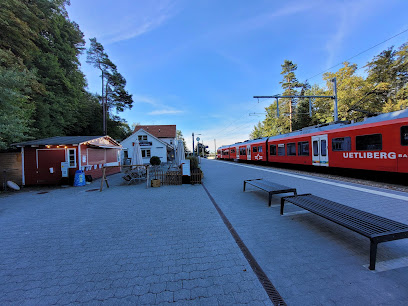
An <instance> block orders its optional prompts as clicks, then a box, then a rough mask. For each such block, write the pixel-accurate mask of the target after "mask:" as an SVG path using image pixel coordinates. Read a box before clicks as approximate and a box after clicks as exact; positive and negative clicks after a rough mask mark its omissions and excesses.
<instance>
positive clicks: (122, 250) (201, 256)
mask: <svg viewBox="0 0 408 306" xmlns="http://www.w3.org/2000/svg"><path fill="white" fill-rule="evenodd" d="M109 183H110V184H111V186H112V188H109V189H104V190H103V192H99V191H94V192H86V190H89V189H94V188H98V187H99V184H98V182H94V183H93V184H92V185H89V186H85V187H76V188H74V187H70V188H65V189H47V191H48V193H44V194H38V192H39V191H41V190H38V189H36V190H34V191H31V192H29V191H24V192H20V193H14V194H11V195H10V194H9V195H0V249H1V252H0V305H52V304H57V305H65V304H74V303H81V304H92V305H99V304H108V305H126V304H129V305H142V304H147V305H166V304H168V303H169V302H170V303H175V304H176V305H184V304H189V305H240V304H242V305H243V304H250V305H271V302H270V300H269V298H268V296H267V294H266V293H265V291H264V289H263V288H262V286H261V284H260V283H259V281H258V279H257V277H256V276H255V274H254V273H253V271H252V270H251V268H250V266H249V265H248V263H247V261H246V259H245V257H244V256H243V255H242V253H241V251H240V249H239V248H238V246H237V245H236V243H235V241H234V240H233V238H232V236H231V235H230V233H229V231H228V230H227V228H226V226H225V225H224V223H223V222H222V220H221V218H220V217H219V215H218V213H217V211H216V210H215V208H214V206H213V204H212V203H211V201H210V200H209V198H208V196H207V194H206V193H205V191H204V190H203V188H202V186H200V185H196V186H191V185H183V186H164V187H160V188H149V189H146V188H145V184H144V183H143V182H142V183H140V184H139V185H131V186H127V185H125V186H121V185H119V183H120V176H118V175H116V176H113V177H112V176H111V177H109Z"/></svg>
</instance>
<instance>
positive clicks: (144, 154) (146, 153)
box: [142, 149, 150, 158]
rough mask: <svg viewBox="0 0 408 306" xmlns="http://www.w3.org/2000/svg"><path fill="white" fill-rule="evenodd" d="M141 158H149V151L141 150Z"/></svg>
mask: <svg viewBox="0 0 408 306" xmlns="http://www.w3.org/2000/svg"><path fill="white" fill-rule="evenodd" d="M142 157H143V158H147V157H150V150H149V149H145V150H142Z"/></svg>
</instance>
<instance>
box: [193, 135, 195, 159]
mask: <svg viewBox="0 0 408 306" xmlns="http://www.w3.org/2000/svg"><path fill="white" fill-rule="evenodd" d="M194 155H195V150H194V133H193V156H194Z"/></svg>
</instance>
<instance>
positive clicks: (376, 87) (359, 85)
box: [250, 43, 408, 139]
mask: <svg viewBox="0 0 408 306" xmlns="http://www.w3.org/2000/svg"><path fill="white" fill-rule="evenodd" d="M365 67H366V68H367V77H366V78H364V77H362V76H360V75H357V74H356V72H357V70H358V67H357V65H356V64H350V63H348V62H345V63H343V67H341V68H340V69H339V70H338V71H336V72H328V73H325V74H324V75H323V80H325V81H326V86H324V87H320V86H318V85H316V84H314V85H312V86H309V85H308V84H307V83H305V84H302V83H300V82H299V81H298V80H297V78H296V75H295V71H296V69H297V65H296V64H294V63H293V62H291V61H288V60H285V61H284V63H283V65H282V71H281V74H282V75H283V80H282V81H281V82H280V83H281V84H282V89H283V93H282V95H317V96H332V95H333V83H332V81H331V80H332V79H333V78H334V77H336V80H337V98H338V116H339V120H354V121H358V120H361V119H362V118H363V117H365V116H367V115H374V114H379V113H386V112H391V111H396V110H400V109H404V108H407V107H408V85H407V84H408V43H405V44H403V45H402V46H400V47H399V48H398V49H396V50H395V49H394V48H393V47H391V48H389V49H387V50H385V51H383V52H381V53H380V54H379V55H377V56H375V57H374V58H373V60H372V61H370V62H368V63H367V65H366V66H365ZM299 89H300V92H299ZM290 103H292V106H293V109H292V115H293V116H292V117H293V118H292V124H293V129H294V130H296V129H301V128H303V127H306V126H310V125H316V124H321V123H327V122H331V121H333V120H334V117H333V113H334V103H333V99H330V98H316V99H312V103H313V106H312V117H310V116H309V114H308V113H309V101H308V99H301V98H299V99H294V101H293V102H291V101H290V99H279V112H280V116H279V118H278V117H277V115H276V114H277V112H276V103H275V102H273V103H272V104H270V105H269V106H268V107H266V108H265V110H266V113H267V114H266V117H265V120H263V121H262V122H259V123H258V124H257V125H256V126H254V129H253V131H252V132H251V134H250V138H251V139H254V138H257V137H262V136H273V135H277V134H282V133H286V132H289V130H290Z"/></svg>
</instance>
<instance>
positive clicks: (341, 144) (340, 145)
mask: <svg viewBox="0 0 408 306" xmlns="http://www.w3.org/2000/svg"><path fill="white" fill-rule="evenodd" d="M332 150H333V151H351V138H350V137H339V138H333V139H332Z"/></svg>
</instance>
